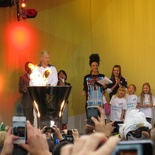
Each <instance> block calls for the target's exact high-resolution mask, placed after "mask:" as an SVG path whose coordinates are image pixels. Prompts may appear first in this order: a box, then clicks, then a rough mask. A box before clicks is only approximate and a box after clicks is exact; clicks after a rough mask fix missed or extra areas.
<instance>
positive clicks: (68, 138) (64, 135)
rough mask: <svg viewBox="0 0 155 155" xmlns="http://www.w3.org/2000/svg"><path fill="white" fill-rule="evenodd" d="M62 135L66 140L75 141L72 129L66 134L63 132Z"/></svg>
mask: <svg viewBox="0 0 155 155" xmlns="http://www.w3.org/2000/svg"><path fill="white" fill-rule="evenodd" d="M62 136H63V138H64V139H65V140H66V141H68V142H71V143H73V142H74V138H73V135H72V130H67V133H66V134H65V133H63V134H62Z"/></svg>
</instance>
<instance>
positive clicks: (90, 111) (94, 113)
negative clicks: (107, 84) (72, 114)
mask: <svg viewBox="0 0 155 155" xmlns="http://www.w3.org/2000/svg"><path fill="white" fill-rule="evenodd" d="M87 113H88V117H92V116H94V117H97V116H98V115H99V112H98V109H96V108H92V109H91V108H90V109H88V111H87Z"/></svg>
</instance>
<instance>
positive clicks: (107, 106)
mask: <svg viewBox="0 0 155 155" xmlns="http://www.w3.org/2000/svg"><path fill="white" fill-rule="evenodd" d="M103 106H104V107H103V108H104V111H105V114H106V115H110V107H109V103H105V104H104V105H103Z"/></svg>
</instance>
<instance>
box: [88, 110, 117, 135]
mask: <svg viewBox="0 0 155 155" xmlns="http://www.w3.org/2000/svg"><path fill="white" fill-rule="evenodd" d="M97 109H98V111H99V113H100V116H98V119H96V118H95V117H91V120H92V121H93V122H94V126H91V125H89V124H86V127H85V131H86V132H88V133H89V134H90V133H91V132H92V133H93V132H101V133H104V134H105V135H106V136H107V137H110V136H111V133H112V132H113V130H114V126H113V125H114V122H110V123H107V124H105V120H104V112H103V111H102V109H101V108H100V107H97Z"/></svg>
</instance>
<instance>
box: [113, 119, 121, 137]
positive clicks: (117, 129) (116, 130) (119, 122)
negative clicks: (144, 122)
mask: <svg viewBox="0 0 155 155" xmlns="http://www.w3.org/2000/svg"><path fill="white" fill-rule="evenodd" d="M119 124H123V121H115V122H114V125H113V126H114V127H115V128H114V130H113V132H112V134H113V135H117V134H119Z"/></svg>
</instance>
